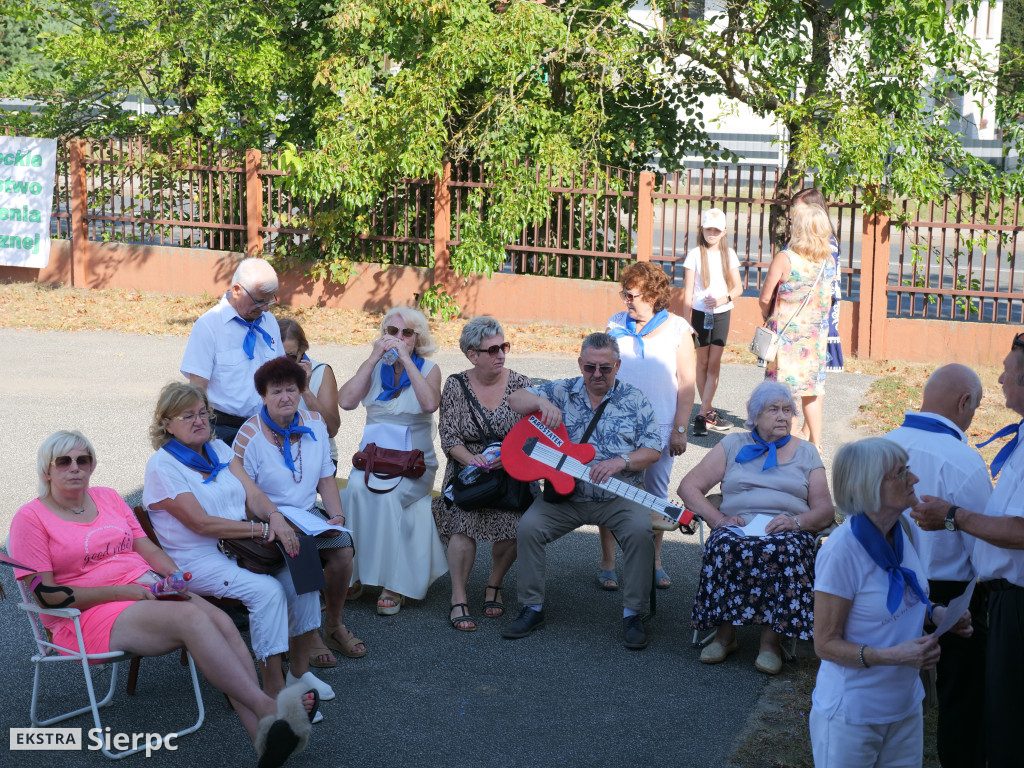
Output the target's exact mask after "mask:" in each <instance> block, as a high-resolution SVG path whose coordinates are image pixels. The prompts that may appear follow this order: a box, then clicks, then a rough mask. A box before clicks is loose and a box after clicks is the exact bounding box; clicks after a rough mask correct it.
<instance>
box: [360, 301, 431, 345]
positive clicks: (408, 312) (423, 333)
mask: <svg viewBox="0 0 1024 768" xmlns="http://www.w3.org/2000/svg"><path fill="white" fill-rule="evenodd" d="M392 317H400V318H402V321H403V322H404V323H405V325H406V327H407V328H412V329H413V330H414V331H416V347H415V348H414V349H413V351H414V352H415V353H416V354H417V355H419V356H420V357H426V356H427V355H430V354H433V353H434V352H435V351H436V350H437V344H435V343H434V338H433V337H432V336H431V335H430V325H429V324H428V323H427V318H426V316H425V315H424V314H423V313H422V312H420V311H419V310H418V309H411V308H409V307H392V308H391V309H389V310H388V311H387V314H386V315H384V318H383V319H382V320H381V321H380V333H379V334H378V335H377V339H383V338H384V336H385V335H387V330H386V329H387V327H388V320H390V319H391V318H392ZM374 341H376V339H374Z"/></svg>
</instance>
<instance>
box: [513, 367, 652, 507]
mask: <svg viewBox="0 0 1024 768" xmlns="http://www.w3.org/2000/svg"><path fill="white" fill-rule="evenodd" d="M526 391H527V392H532V393H533V394H535V395H539V396H540V397H543V398H544V399H546V400H549V401H551V403H552V404H554V405H556V406H558V409H559V410H560V411H561V412H562V420H563V421H564V422H565V428H566V430H567V431H568V432H569V439H570V440H571V441H572V442H574V443H578V442H580V440H581V439H582V437H583V433H584V432H586V431H587V426H588V425H589V424H590V420H591V419H592V418H594V411H595V410H596V409H594V408H591V407H590V396H589V395H588V394H587V390H586V387H585V386H584V384H583V377H582V376H577V377H576V378H574V379H558V380H557V381H549V382H547V383H546V384H541V385H540V386H537V387H527V390H526ZM604 399H605V400H610V402H609V403H608V405H607V406H606V407H605V409H604V413H602V414H601V418H600V419H598V420H597V426H596V427H594V431H593V433H592V434H591V435H590V440H588V441H587V442H589V443H590V444H591V445H593V446H594V447H595V448H596V449H597V453H596V454H595V456H594V460H593V461H592V462H590V465H592V464H596V463H598V462H600V461H604V460H605V459H611V458H615V457H617V456H621V455H622V454H624V453H632V452H633V451H635V450H636V449H637V448H652V449H654V450H655V451H661V448H662V440H661V430H660V428H659V427H658V418H657V416H655V414H654V406H653V405H651V403H650V401H649V400H648V399H647V396H646V395H644V393H643V392H641V391H640V390H639V389H637V388H636V387H634V386H632V385H631V384H626V383H625V382H624V381H616V382H615V387H614V388H613V389H612V390H611V391H609V392H608V394H606V395H605V396H604ZM590 465H588V466H590ZM643 474H644V473H643V471H639V472H637V471H633V472H620V473H619V474H617V475H616V476H615V477H617V478H618V479H619V480H622V481H623V482H626V483H629V484H630V485H635V486H636V487H637V488H643ZM614 498H616V496H615V494H612V493H608V492H607V491H601V490H598V489H597V487H596V486H594V485H591V484H590V483H584V482H577V483H576V492H575V493H574V494H573V495H572V499H573V501H608V500H609V499H614Z"/></svg>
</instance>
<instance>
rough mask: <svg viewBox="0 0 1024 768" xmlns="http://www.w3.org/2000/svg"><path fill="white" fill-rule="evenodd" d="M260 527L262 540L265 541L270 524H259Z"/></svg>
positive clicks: (268, 533)
mask: <svg viewBox="0 0 1024 768" xmlns="http://www.w3.org/2000/svg"><path fill="white" fill-rule="evenodd" d="M261 525H262V526H263V540H264V541H266V540H267V537H268V536H269V535H270V523H261Z"/></svg>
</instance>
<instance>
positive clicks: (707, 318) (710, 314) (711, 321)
mask: <svg viewBox="0 0 1024 768" xmlns="http://www.w3.org/2000/svg"><path fill="white" fill-rule="evenodd" d="M714 327H715V313H714V311H713V310H710V309H705V310H704V329H705V330H710V329H712V328H714Z"/></svg>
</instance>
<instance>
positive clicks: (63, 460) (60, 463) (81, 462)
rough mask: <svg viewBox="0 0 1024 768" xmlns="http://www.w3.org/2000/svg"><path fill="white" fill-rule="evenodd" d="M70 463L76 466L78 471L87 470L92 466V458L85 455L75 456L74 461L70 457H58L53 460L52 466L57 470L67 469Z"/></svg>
mask: <svg viewBox="0 0 1024 768" xmlns="http://www.w3.org/2000/svg"><path fill="white" fill-rule="evenodd" d="M72 461H74V462H75V463H76V464H77V465H78V467H79V469H88V468H89V467H91V466H92V456H90V455H89V454H87V453H86V454H83V455H81V456H76V457H75V458H74V459H72V458H71V457H70V456H58V457H56V458H55V459H54V460H53V466H55V467H56V468H57V469H67V468H68V467H70V466H71V462H72Z"/></svg>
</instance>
